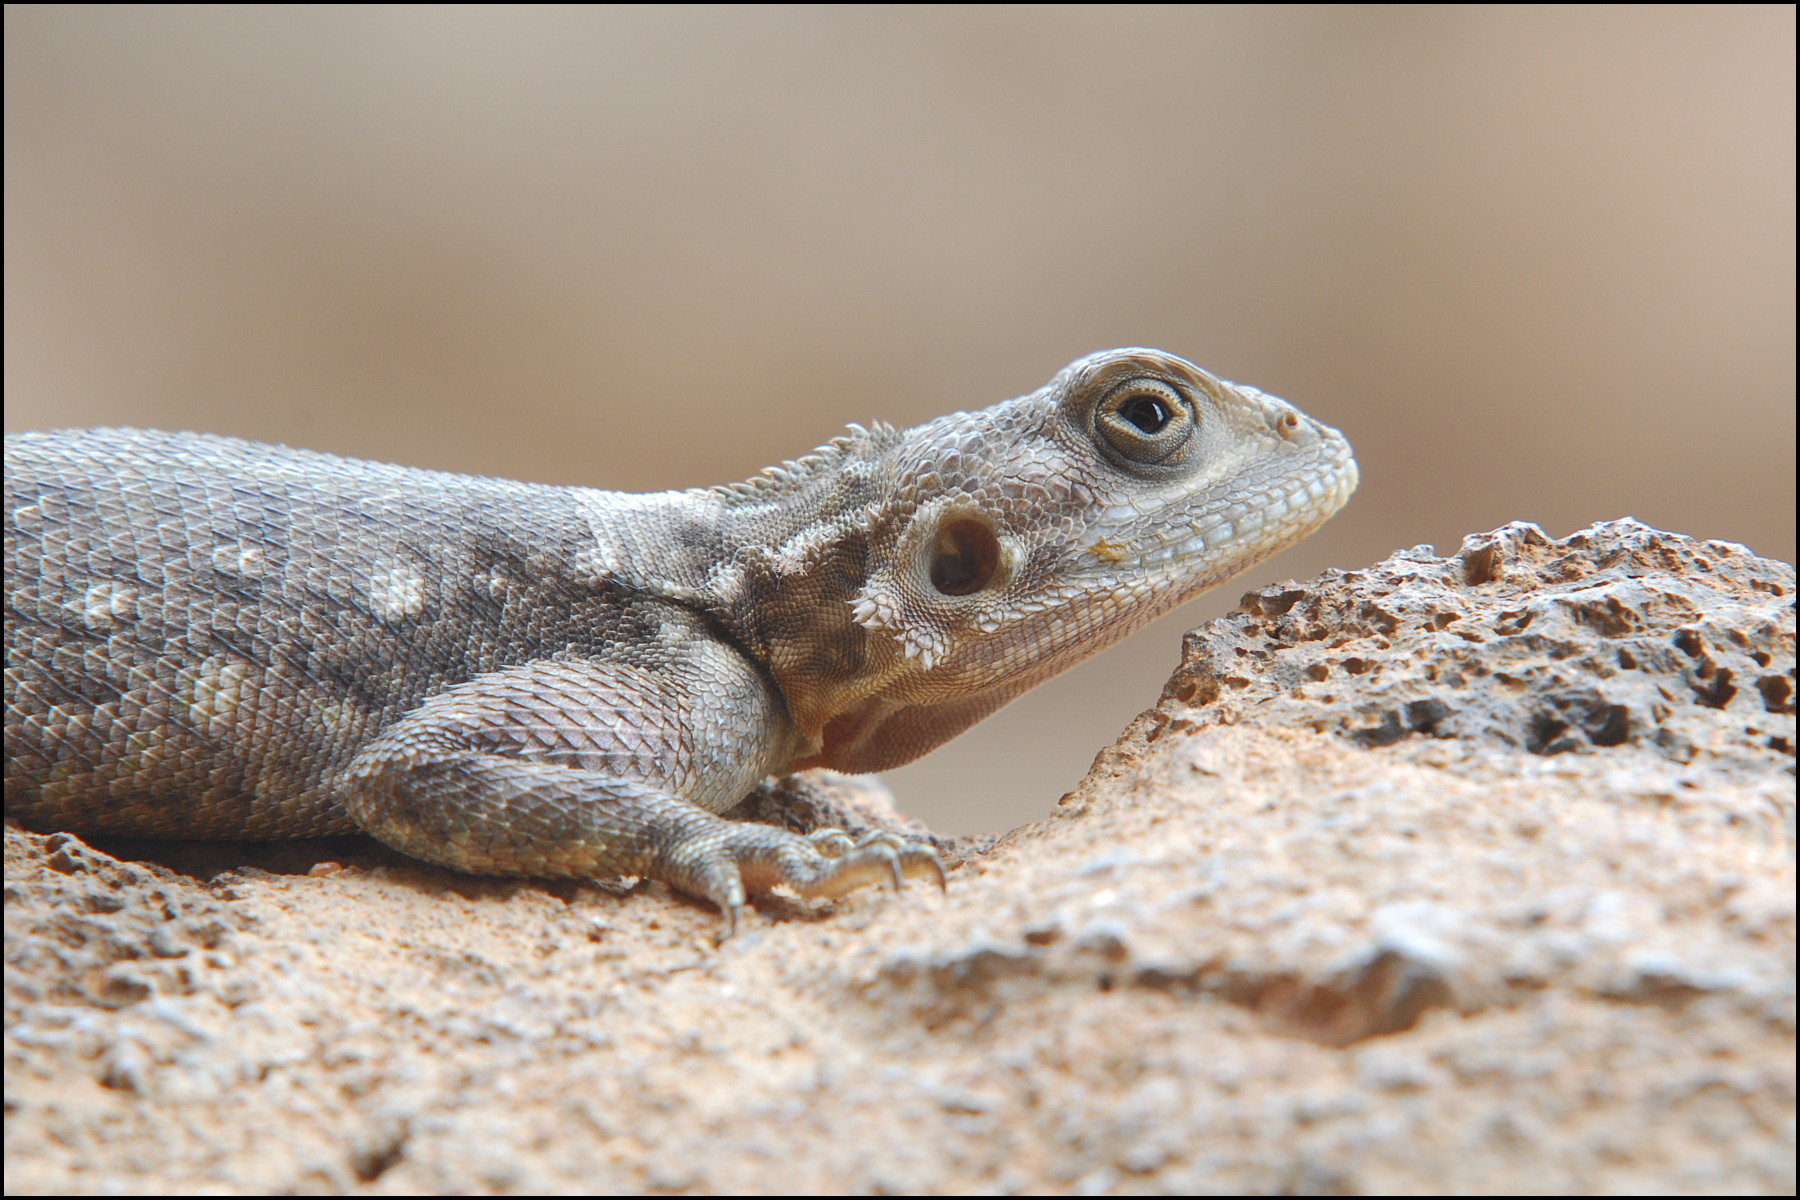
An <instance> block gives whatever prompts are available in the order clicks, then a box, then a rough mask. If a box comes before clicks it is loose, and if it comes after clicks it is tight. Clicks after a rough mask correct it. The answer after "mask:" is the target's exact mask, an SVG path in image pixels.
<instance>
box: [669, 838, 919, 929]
mask: <svg viewBox="0 0 1800 1200" xmlns="http://www.w3.org/2000/svg"><path fill="white" fill-rule="evenodd" d="M708 825H709V826H711V823H710V822H709V823H708ZM719 825H720V826H723V828H722V829H721V828H718V827H709V828H708V829H707V835H706V836H703V837H699V838H696V839H695V840H693V841H691V842H688V843H687V844H685V845H676V846H670V847H668V848H667V849H666V850H665V851H664V859H663V870H662V871H660V872H658V874H660V875H661V877H662V878H664V879H666V880H667V881H668V882H669V883H670V884H672V885H674V886H675V887H676V888H678V889H680V890H681V891H684V892H688V893H689V894H691V895H698V896H704V897H705V898H706V899H708V900H711V901H712V902H713V903H714V904H716V905H718V906H719V910H720V912H721V913H722V914H723V916H724V918H725V929H724V931H723V934H722V936H721V937H720V941H721V942H723V941H725V940H726V939H728V938H730V937H731V936H732V935H733V934H734V933H736V932H737V929H738V918H739V917H740V915H741V914H742V912H743V906H744V903H745V900H746V898H747V896H748V895H749V894H751V893H758V892H766V891H769V890H771V889H773V888H775V887H778V886H780V885H783V884H785V885H786V886H787V887H788V888H790V889H791V890H793V891H794V892H795V893H796V894H798V895H800V896H804V897H808V898H818V899H836V898H837V897H839V896H844V895H847V894H849V893H850V892H853V891H855V890H856V889H857V888H860V887H863V886H865V885H867V884H872V883H887V884H889V885H890V886H891V887H892V888H893V889H894V890H895V891H898V890H900V888H901V887H902V886H903V885H904V883H905V880H906V878H907V877H908V876H912V877H925V878H929V879H933V880H935V881H936V882H937V885H938V889H939V890H940V891H943V890H945V879H944V864H943V860H942V859H940V858H939V857H938V852H937V851H936V850H935V849H934V848H932V847H931V846H930V845H928V844H927V843H925V842H921V841H916V840H914V839H911V838H908V837H905V836H903V835H901V834H897V833H894V832H892V831H890V830H885V829H876V830H871V831H869V832H868V833H865V834H863V835H862V836H861V837H859V838H854V839H853V838H851V836H850V835H849V834H847V833H845V832H844V831H843V830H841V829H819V830H815V831H813V832H812V833H811V834H809V835H806V836H801V835H800V834H796V833H792V832H789V831H788V830H785V829H774V828H771V827H769V826H766V825H750V824H739V823H737V822H724V821H721V822H719Z"/></svg>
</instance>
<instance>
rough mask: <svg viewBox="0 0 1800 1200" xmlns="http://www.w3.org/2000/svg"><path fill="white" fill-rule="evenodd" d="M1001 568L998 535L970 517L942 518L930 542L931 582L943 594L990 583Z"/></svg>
mask: <svg viewBox="0 0 1800 1200" xmlns="http://www.w3.org/2000/svg"><path fill="white" fill-rule="evenodd" d="M999 568H1000V539H999V538H997V537H995V536H994V531H993V530H992V529H989V528H988V527H987V525H986V524H984V523H983V522H981V521H977V520H975V519H974V518H973V517H958V518H957V519H955V520H953V521H945V522H944V524H943V525H942V527H940V528H939V529H938V532H937V538H936V539H935V540H934V541H933V542H932V546H931V586H932V587H934V588H936V589H937V590H938V591H939V592H941V593H942V594H944V595H946V596H969V595H973V594H974V593H976V592H979V591H980V590H981V589H982V588H984V587H986V586H987V585H988V584H990V583H992V582H993V580H994V572H995V571H997V570H999Z"/></svg>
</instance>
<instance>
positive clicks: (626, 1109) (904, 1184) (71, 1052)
mask: <svg viewBox="0 0 1800 1200" xmlns="http://www.w3.org/2000/svg"><path fill="white" fill-rule="evenodd" d="M1794 604H1795V583H1794V572H1793V569H1792V568H1791V567H1788V566H1786V565H1784V564H1781V563H1775V562H1770V561H1767V560H1762V559H1757V558H1755V557H1754V556H1752V555H1751V554H1749V552H1748V551H1746V550H1744V549H1743V548H1742V547H1740V546H1733V545H1727V544H1722V543H1717V542H1698V541H1694V540H1692V539H1689V538H1684V537H1680V536H1677V535H1672V534H1665V533H1659V532H1656V531H1654V530H1651V529H1648V528H1646V527H1645V526H1642V525H1639V524H1636V523H1635V522H1628V521H1621V522H1612V523H1609V524H1605V525H1599V526H1595V527H1593V528H1591V529H1588V530H1585V531H1583V532H1581V533H1579V534H1576V535H1575V536H1573V537H1570V538H1567V539H1564V540H1561V541H1553V540H1551V539H1550V538H1548V537H1546V536H1545V535H1544V534H1543V532H1542V531H1541V530H1538V529H1537V528H1535V527H1534V526H1528V525H1511V526H1507V527H1505V528H1503V529H1500V530H1497V531H1495V532H1493V533H1491V534H1486V535H1481V536H1478V537H1472V538H1470V539H1468V540H1467V541H1466V542H1465V544H1464V546H1463V548H1462V551H1461V553H1460V554H1458V555H1457V556H1455V557H1453V558H1449V559H1440V558H1436V557H1434V556H1432V554H1431V553H1430V552H1429V550H1428V549H1425V548H1421V549H1417V550H1413V551H1408V552H1404V553H1402V554H1398V555H1396V556H1394V557H1393V558H1391V559H1389V560H1388V561H1386V562H1384V563H1382V564H1379V565H1378V566H1376V567H1374V568H1371V569H1369V570H1367V571H1357V572H1333V573H1328V574H1327V575H1326V576H1323V577H1321V578H1320V579H1318V580H1315V581H1313V582H1311V583H1308V584H1305V585H1298V584H1287V585H1282V586H1280V587H1275V588H1267V589H1264V590H1262V591H1260V592H1256V593H1253V594H1252V595H1250V596H1248V597H1246V598H1245V603H1244V606H1243V607H1242V608H1241V609H1240V610H1239V611H1238V612H1236V613H1234V614H1232V615H1230V616H1228V617H1226V618H1224V619H1223V620H1221V621H1218V622H1214V623H1213V624H1212V625H1210V626H1207V627H1206V628H1204V629H1201V630H1198V631H1196V632H1195V633H1193V634H1191V635H1190V636H1189V639H1188V641H1187V643H1186V645H1185V647H1184V654H1183V663H1182V666H1181V667H1180V669H1179V670H1178V671H1177V672H1176V674H1175V676H1174V678H1173V679H1171V680H1170V682H1169V685H1168V687H1167V688H1166V689H1165V692H1164V694H1163V697H1162V699H1161V701H1160V702H1159V703H1158V704H1157V706H1156V708H1155V709H1154V710H1152V711H1151V712H1148V713H1146V714H1145V715H1144V716H1143V717H1141V718H1139V719H1138V721H1136V722H1135V723H1134V724H1133V725H1132V727H1131V728H1130V729H1128V730H1127V731H1126V733H1125V735H1124V736H1123V737H1122V738H1121V739H1120V741H1119V742H1118V743H1117V744H1116V745H1115V746H1113V747H1111V748H1109V749H1107V750H1105V751H1103V752H1102V753H1101V755H1100V756H1099V758H1098V759H1097V760H1096V762H1095V766H1094V769H1093V771H1092V772H1091V773H1090V774H1089V776H1088V778H1087V779H1086V780H1085V781H1084V782H1083V783H1082V785H1081V786H1080V787H1079V788H1078V789H1077V790H1076V791H1075V792H1073V793H1071V794H1070V795H1069V796H1067V797H1064V799H1063V801H1062V803H1061V804H1060V805H1059V806H1058V807H1057V809H1056V811H1055V812H1054V813H1053V814H1052V815H1051V816H1050V817H1049V818H1048V819H1046V820H1044V821H1042V822H1039V823H1036V824H1034V825H1030V826H1027V827H1025V828H1022V829H1019V830H1015V831H1013V832H1012V833H1010V834H1008V835H1007V836H1005V837H1004V838H1002V839H1000V840H999V842H998V844H997V845H995V846H993V847H992V849H991V850H988V851H987V852H986V853H981V852H980V851H981V850H982V849H983V847H981V846H979V845H965V846H963V847H961V849H962V850H963V852H964V853H965V854H966V855H967V857H966V858H965V860H964V862H963V864H962V866H961V867H960V868H959V869H958V870H956V871H955V872H954V873H953V874H952V876H951V880H950V890H949V894H948V896H947V897H939V896H937V895H935V894H934V893H932V892H931V891H930V890H928V889H924V888H917V887H914V888H909V889H908V890H907V891H906V892H904V893H901V894H899V895H892V894H883V893H865V894H863V895H860V896H858V897H855V898H853V899H852V900H850V901H847V902H844V903H842V904H839V905H837V906H833V907H828V908H819V909H815V908H811V907H808V906H806V905H803V904H801V903H799V902H793V903H791V904H786V905H782V904H764V905H763V906H762V907H761V909H760V910H759V915H757V916H754V917H751V918H750V919H748V920H747V922H746V925H747V929H746V932H745V933H743V934H741V935H740V936H739V938H738V939H737V940H735V941H733V942H730V943H728V944H727V945H726V946H725V947H723V948H722V949H717V950H715V949H713V948H712V945H711V938H712V934H713V930H714V927H715V922H716V918H715V916H714V914H713V913H712V912H711V911H709V910H708V909H707V908H705V907H704V906H702V905H698V904H693V903H690V902H688V901H685V900H683V899H681V898H680V897H677V896H673V895H671V894H670V893H668V892H667V891H665V890H662V889H660V888H659V887H647V888H639V889H635V890H630V891H627V890H624V889H620V888H603V887H600V886H596V885H591V884H547V883H542V882H532V881H495V880H479V879H470V878H465V877H460V876H456V875H453V874H450V873H448V872H444V871H440V870H436V869H433V868H430V867H426V866H423V865H420V864H416V863H413V862H410V861H409V860H406V859H403V858H400V857H398V856H395V855H391V854H388V853H387V852H385V851H383V850H381V849H380V848H379V847H376V846H374V844H373V843H371V842H366V841H362V840H359V839H339V840H335V841H332V842H325V843H320V842H311V843H293V844H289V845H285V846H276V847H251V848H245V847H230V846H227V847H220V846H211V847H169V846H160V847H159V846H151V845H148V844H126V843H117V844H115V843H108V844H107V849H108V850H111V851H114V852H116V853H114V854H109V853H103V852H101V851H100V850H98V849H95V848H93V847H90V846H88V845H86V844H85V843H83V842H81V841H80V840H78V839H76V838H72V837H68V836H64V835H56V836H50V837H38V836H34V835H30V834H25V833H21V832H19V831H17V830H14V829H8V831H7V839H8V840H7V903H6V922H7V923H6V956H7V973H6V1020H7V1026H6V1039H5V1052H6V1056H7V1057H6V1084H7V1121H6V1139H7V1141H6V1147H7V1157H6V1187H7V1190H8V1191H9V1192H19V1191H60V1192H69V1191H83V1192H92V1191H181V1192H193V1191H223V1192H240V1191H241V1192H267V1191H315V1192H316V1191H348V1192H367V1193H388V1192H393V1193H403V1192H417V1191H445V1192H566V1191H589V1192H591V1191H684V1190H693V1191H750V1192H789V1191H794V1192H813V1191H968V1190H988V1191H1078V1192H1088V1193H1097V1192H1111V1191H1120V1192H1168V1191H1302V1192H1321V1191H1328V1192H1383V1191H1434V1192H1446V1191H1447V1192H1495V1191H1505V1192H1529V1193H1538V1192H1557V1191H1567V1192H1593V1191H1707V1192H1757V1193H1762V1192H1770V1193H1791V1192H1792V1191H1793V1190H1794V1186H1795V1177H1794V1162H1795V1158H1794V1155H1795V1149H1794V1142H1793V1139H1794V1087H1795V1078H1794V1076H1795V1068H1794V1061H1795V1060H1794V1053H1795V1046H1794V1022H1795V1009H1794V970H1795V961H1794V907H1795V898H1794V896H1795V894H1794V885H1795V880H1794V795H1795V776H1794V763H1795V757H1794V744H1795V719H1794V639H1795V630H1794ZM976 736H979V735H976ZM766 799H767V798H765V800H766ZM828 807H829V806H828ZM853 807H854V806H853ZM833 811H835V812H837V813H838V814H839V815H840V817H841V814H842V813H843V812H844V811H845V810H843V809H842V808H837V809H834V810H833ZM859 811H865V812H866V811H869V810H868V809H867V807H866V806H865V807H864V808H863V809H861V810H859ZM763 815H765V816H767V815H770V814H769V813H768V812H764V814H763ZM775 815H779V813H778V812H777V813H776V814H775ZM792 819H794V820H797V821H800V822H802V823H804V821H805V820H806V816H805V815H804V814H802V815H800V816H798V817H794V818H792ZM834 819H835V818H834ZM246 864H254V865H246ZM227 868H228V869H227Z"/></svg>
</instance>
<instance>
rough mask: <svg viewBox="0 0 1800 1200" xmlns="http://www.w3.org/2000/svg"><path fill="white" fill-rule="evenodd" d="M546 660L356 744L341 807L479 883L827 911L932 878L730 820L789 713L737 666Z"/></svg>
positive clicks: (682, 652) (894, 842) (916, 867)
mask: <svg viewBox="0 0 1800 1200" xmlns="http://www.w3.org/2000/svg"><path fill="white" fill-rule="evenodd" d="M636 657H637V658H638V659H639V660H640V661H636V662H616V661H609V660H604V659H587V658H574V659H553V660H545V661H541V662H535V663H527V664H524V665H521V666H517V667H510V668H506V669H504V670H500V671H494V672H491V673H489V674H486V675H482V676H478V677H477V678H475V679H473V680H471V681H469V682H468V683H465V684H461V685H458V686H456V687H452V688H448V689H446V690H445V691H443V692H441V693H439V694H437V695H435V696H432V697H430V698H429V699H427V700H426V701H425V702H424V703H423V704H422V705H420V706H419V707H418V708H417V709H415V710H413V711H412V712H411V713H409V714H407V715H406V716H405V717H403V718H401V719H400V720H399V721H397V722H396V723H395V724H394V725H392V726H390V727H389V728H388V729H387V730H386V731H384V732H383V734H382V735H381V736H380V737H379V738H377V739H376V740H375V741H373V742H371V743H370V744H369V745H368V746H366V747H365V748H364V749H363V750H362V752H361V753H359V754H358V755H357V757H356V759H355V761H354V762H353V763H352V765H351V767H350V769H349V771H348V773H347V776H346V779H345V782H344V786H343V788H342V794H341V799H342V802H343V804H344V807H345V808H346V809H347V810H348V811H349V813H350V815H351V816H352V817H353V818H354V819H355V821H356V822H357V824H359V825H361V826H362V827H363V828H364V829H365V830H367V831H368V832H369V833H371V834H372V835H374V836H375V837H377V838H379V839H380V840H381V841H383V842H385V843H387V844H388V845H391V846H393V847H394V848H396V849H398V850H401V851H404V852H405V853H407V854H410V855H412V856H414V857H416V858H421V859H425V860H427V861H430V862H436V863H441V864H443V865H445V866H449V867H454V868H456V869H458V870H462V871H469V872H473V873H479V874H507V875H538V876H583V877H601V878H604V877H613V876H623V875H637V876H646V877H649V878H654V879H661V880H663V881H664V882H666V883H668V884H669V885H670V886H672V887H675V888H677V889H679V890H681V891H683V892H687V893H689V894H691V895H696V896H701V897H704V898H706V899H708V900H711V901H712V902H713V903H715V904H717V905H718V906H719V908H720V909H721V910H722V912H723V913H724V915H725V920H726V933H725V936H727V937H729V936H730V935H731V933H733V932H735V930H736V928H737V924H738V919H739V916H740V914H741V911H742V908H743V905H744V902H745V899H746V896H747V894H754V893H757V892H763V891H767V890H769V889H771V888H773V887H775V886H777V885H781V884H786V885H787V886H788V887H790V888H792V889H793V890H794V891H795V892H797V893H799V894H800V895H802V896H817V897H835V896H841V895H843V894H845V893H847V892H849V891H852V890H854V889H856V888H858V887H862V886H864V885H866V884H870V883H880V882H888V883H891V884H892V885H893V886H895V887H899V886H900V883H901V880H902V879H903V878H904V877H905V876H908V875H915V876H920V875H922V876H925V877H928V878H935V879H936V880H937V881H938V883H939V885H940V886H942V884H943V867H942V864H941V863H940V861H939V859H938V856H937V853H936V851H935V850H933V849H932V848H931V847H930V846H929V845H927V844H925V843H923V842H918V841H914V840H912V839H908V838H904V837H902V836H900V835H898V834H894V833H890V832H886V831H874V832H871V833H869V834H866V835H864V836H863V837H862V838H860V839H852V838H850V837H849V836H848V835H846V834H844V833H842V832H841V831H838V830H819V831H816V832H814V833H813V834H811V835H809V836H801V835H798V834H795V833H791V832H789V831H787V830H783V829H775V828H772V827H770V826H766V825H754V824H745V823H742V822H737V821H728V820H725V819H724V818H722V817H719V816H717V815H716V814H715V813H714V812H712V811H709V809H711V808H714V807H718V808H724V807H727V806H729V805H731V804H733V803H735V802H736V801H737V800H738V799H740V798H741V797H742V796H743V795H744V794H746V793H748V792H749V791H750V790H751V788H752V787H754V786H755V784H756V782H757V781H758V780H759V779H760V778H761V777H762V776H763V775H764V774H766V773H768V772H769V771H771V770H773V769H775V768H776V767H777V766H778V765H779V764H780V763H781V762H782V761H783V760H784V757H785V751H786V746H787V743H788V741H789V739H790V737H791V734H789V733H788V726H787V723H786V715H785V709H784V708H783V707H782V705H781V702H780V699H779V697H778V696H775V695H773V694H772V692H771V690H770V689H769V686H768V684H767V683H766V682H765V681H764V680H763V678H762V676H761V675H760V674H759V673H757V672H756V671H755V670H754V669H753V668H751V667H750V666H749V665H748V664H747V663H745V662H744V661H743V660H742V659H741V658H740V657H739V656H738V655H737V654H736V652H735V651H733V650H731V649H730V648H729V647H726V646H722V645H720V644H718V643H716V642H711V641H710V640H706V639H698V640H692V641H686V642H681V643H678V644H677V645H676V646H675V647H673V648H670V647H668V646H666V645H665V646H664V647H663V648H662V651H661V653H659V655H658V656H657V658H658V659H659V661H655V660H653V661H647V662H646V661H641V660H643V659H645V658H646V656H645V655H643V654H642V653H641V652H640V653H639V654H638V655H637V656H636Z"/></svg>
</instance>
